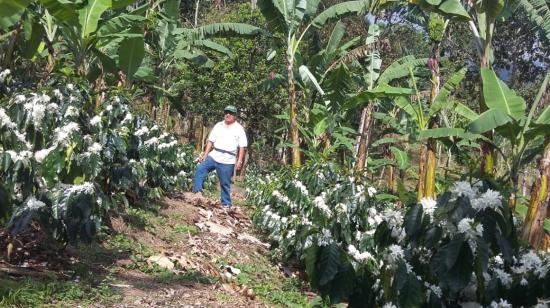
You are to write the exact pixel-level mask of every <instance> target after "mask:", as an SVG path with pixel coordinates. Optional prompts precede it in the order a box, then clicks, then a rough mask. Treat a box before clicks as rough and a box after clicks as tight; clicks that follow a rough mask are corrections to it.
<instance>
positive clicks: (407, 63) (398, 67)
mask: <svg viewBox="0 0 550 308" xmlns="http://www.w3.org/2000/svg"><path fill="white" fill-rule="evenodd" d="M427 63H428V58H422V59H417V58H415V56H406V57H403V58H400V59H398V60H396V61H394V62H393V63H392V64H390V66H388V67H387V68H386V69H385V70H384V72H382V74H380V77H379V78H378V83H380V84H384V83H387V84H389V83H390V82H391V81H393V80H395V79H399V78H404V77H408V76H409V75H410V73H409V68H412V69H413V72H414V71H417V70H418V69H419V68H424V67H426V65H427Z"/></svg>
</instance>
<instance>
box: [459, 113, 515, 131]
mask: <svg viewBox="0 0 550 308" xmlns="http://www.w3.org/2000/svg"><path fill="white" fill-rule="evenodd" d="M512 121H513V119H512V118H511V117H509V116H508V115H507V114H506V113H504V112H502V110H500V109H489V110H487V111H485V112H484V113H482V114H480V115H479V116H478V117H477V118H476V119H475V120H473V121H472V122H471V123H470V125H469V126H468V131H470V132H472V133H476V134H482V133H485V132H487V131H490V130H492V129H495V128H497V127H500V126H502V125H505V124H507V123H510V122H512Z"/></svg>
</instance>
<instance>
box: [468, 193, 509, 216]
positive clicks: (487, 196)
mask: <svg viewBox="0 0 550 308" xmlns="http://www.w3.org/2000/svg"><path fill="white" fill-rule="evenodd" d="M501 200H502V197H501V195H500V193H499V192H498V191H494V190H491V189H488V190H487V191H486V192H484V193H483V194H481V196H479V198H474V199H472V200H471V201H472V207H473V208H474V209H476V210H478V211H481V210H484V209H486V208H490V209H493V210H497V209H498V208H499V207H500V206H501V205H502V201H501Z"/></svg>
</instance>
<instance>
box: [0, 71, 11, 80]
mask: <svg viewBox="0 0 550 308" xmlns="http://www.w3.org/2000/svg"><path fill="white" fill-rule="evenodd" d="M9 74H11V71H10V70H9V69H6V70H3V71H1V72H0V82H1V83H4V80H5V79H6V77H8V76H9Z"/></svg>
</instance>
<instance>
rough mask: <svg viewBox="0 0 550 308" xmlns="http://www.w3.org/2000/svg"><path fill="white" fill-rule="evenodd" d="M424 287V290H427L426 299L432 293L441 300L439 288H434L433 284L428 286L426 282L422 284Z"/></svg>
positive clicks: (441, 292) (441, 294)
mask: <svg viewBox="0 0 550 308" xmlns="http://www.w3.org/2000/svg"><path fill="white" fill-rule="evenodd" d="M424 285H425V286H426V289H427V292H426V296H427V297H428V298H429V297H430V296H431V293H433V294H434V295H435V296H437V297H438V298H442V296H443V291H441V288H440V287H439V286H436V285H434V284H430V283H428V282H424Z"/></svg>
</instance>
